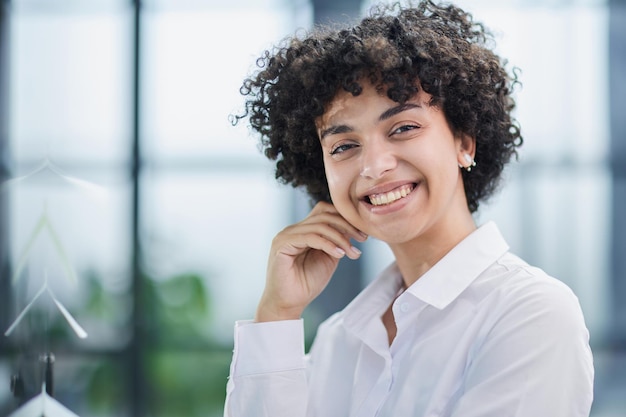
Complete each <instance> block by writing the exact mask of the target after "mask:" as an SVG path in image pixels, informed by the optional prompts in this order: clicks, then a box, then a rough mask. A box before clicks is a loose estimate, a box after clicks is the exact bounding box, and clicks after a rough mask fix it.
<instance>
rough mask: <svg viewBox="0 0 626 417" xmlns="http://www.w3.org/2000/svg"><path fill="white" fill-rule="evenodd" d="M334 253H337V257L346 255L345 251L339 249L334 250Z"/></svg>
mask: <svg viewBox="0 0 626 417" xmlns="http://www.w3.org/2000/svg"><path fill="white" fill-rule="evenodd" d="M335 252H337V254H338V255H339V256H345V254H346V251H345V250H343V249H341V248H335Z"/></svg>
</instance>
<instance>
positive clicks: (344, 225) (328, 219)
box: [301, 206, 367, 242]
mask: <svg viewBox="0 0 626 417" xmlns="http://www.w3.org/2000/svg"><path fill="white" fill-rule="evenodd" d="M331 207H332V206H331ZM301 223H302V224H317V223H327V224H329V225H332V226H333V227H334V228H336V229H337V230H339V231H340V232H341V233H343V234H345V235H347V236H348V237H350V238H353V239H354V240H356V241H358V242H364V241H365V240H367V234H365V233H363V232H362V231H360V230H359V229H357V228H356V227H354V226H353V225H352V224H350V223H349V222H348V221H347V220H346V219H345V218H344V217H342V216H341V215H340V214H339V213H338V212H337V211H336V210H334V207H333V210H332V211H324V212H320V213H316V214H314V215H312V216H309V217H307V218H306V219H304V220H303V221H302V222H301Z"/></svg>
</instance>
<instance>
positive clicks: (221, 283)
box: [141, 171, 290, 345]
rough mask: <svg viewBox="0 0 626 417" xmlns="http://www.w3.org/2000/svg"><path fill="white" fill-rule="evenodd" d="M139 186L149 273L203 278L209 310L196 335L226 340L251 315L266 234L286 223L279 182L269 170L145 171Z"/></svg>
mask: <svg viewBox="0 0 626 417" xmlns="http://www.w3.org/2000/svg"><path fill="white" fill-rule="evenodd" d="M143 183H144V193H143V195H142V216H141V217H142V227H141V229H142V236H143V239H142V241H143V250H144V254H145V260H146V268H147V273H148V276H149V277H150V278H151V279H153V280H154V281H156V282H157V283H159V282H160V283H166V282H168V281H171V280H172V279H179V280H181V279H183V280H184V279H186V280H192V281H193V278H180V277H181V276H184V275H189V274H191V275H192V276H200V277H202V280H201V282H202V284H203V285H202V286H201V288H202V291H204V292H206V294H207V300H206V304H207V307H206V309H207V311H206V315H205V317H204V319H203V320H200V319H198V320H196V321H195V326H196V333H197V334H198V335H199V336H200V337H203V338H205V339H206V340H211V341H215V342H218V343H222V344H227V345H231V344H232V329H233V324H234V322H235V320H239V319H247V318H252V317H253V315H254V311H255V309H256V305H257V302H258V298H259V296H260V294H261V291H262V289H263V285H264V282H265V269H266V262H267V254H268V252H269V245H270V244H271V239H272V237H273V236H274V235H275V234H276V233H277V232H278V231H279V230H280V229H282V228H283V227H284V226H286V224H287V222H288V221H289V205H288V204H286V203H285V202H286V201H288V193H289V192H290V190H289V189H287V188H285V187H280V186H278V185H276V184H275V181H274V180H273V178H272V175H271V174H270V173H269V172H267V171H263V172H260V173H258V174H253V173H245V172H243V173H228V175H226V174H222V173H215V174H202V173H177V172H150V173H149V175H146V177H145V179H144V181H143ZM177 277H178V278H177ZM186 285H190V286H193V285H197V284H195V283H193V282H192V283H189V282H187V284H186ZM190 296H191V294H190V293H189V292H187V293H185V292H183V293H182V294H170V295H169V297H170V298H169V299H165V300H164V302H165V303H166V304H168V303H169V304H170V305H174V306H175V305H176V303H181V298H180V297H190ZM182 299H183V300H184V298H182Z"/></svg>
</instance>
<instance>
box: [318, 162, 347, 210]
mask: <svg viewBox="0 0 626 417" xmlns="http://www.w3.org/2000/svg"><path fill="white" fill-rule="evenodd" d="M324 169H325V172H326V181H327V183H328V190H329V191H330V197H331V198H332V200H333V202H334V203H337V202H340V201H342V200H345V199H346V198H349V191H348V188H349V186H350V179H349V175H348V173H347V172H346V170H341V169H339V168H338V167H337V166H330V167H329V166H328V165H327V164H326V163H325V164H324Z"/></svg>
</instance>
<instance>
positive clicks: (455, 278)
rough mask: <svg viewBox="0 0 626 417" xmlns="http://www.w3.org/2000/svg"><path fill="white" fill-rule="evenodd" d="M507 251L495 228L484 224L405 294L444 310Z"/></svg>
mask: <svg viewBox="0 0 626 417" xmlns="http://www.w3.org/2000/svg"><path fill="white" fill-rule="evenodd" d="M508 250H509V246H508V245H507V243H506V241H505V240H504V238H503V237H502V235H501V233H500V231H499V230H498V227H497V226H496V224H495V223H493V222H488V223H486V224H484V225H483V226H481V227H479V228H478V229H476V230H475V231H474V232H472V233H471V234H470V235H469V236H467V237H466V238H465V239H463V240H462V241H461V242H460V243H459V244H458V245H456V246H455V247H454V248H453V249H452V250H451V251H450V252H448V253H447V254H446V255H445V256H444V257H443V258H442V259H441V260H439V262H437V263H436V264H435V265H434V266H433V267H432V268H430V269H429V270H428V271H427V272H426V273H425V274H424V275H422V276H421V277H420V278H419V279H418V280H417V281H415V283H413V285H411V286H410V287H409V288H408V289H407V290H406V292H407V293H409V294H412V295H413V296H415V297H416V298H418V299H420V300H422V301H423V302H425V303H427V304H430V305H432V306H433V307H436V308H438V309H444V308H445V307H447V306H448V305H449V304H450V303H451V302H452V301H454V300H455V299H456V298H457V297H458V296H459V295H460V294H461V293H462V292H463V291H464V290H465V289H466V288H467V287H469V285H470V284H471V283H472V282H473V281H474V280H475V279H476V278H478V276H479V275H480V274H481V273H482V272H483V271H484V270H485V269H487V268H488V267H489V266H490V265H492V264H493V263H494V262H495V261H497V260H498V259H499V258H500V257H501V256H502V255H504V254H505V253H506V252H507V251H508Z"/></svg>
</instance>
